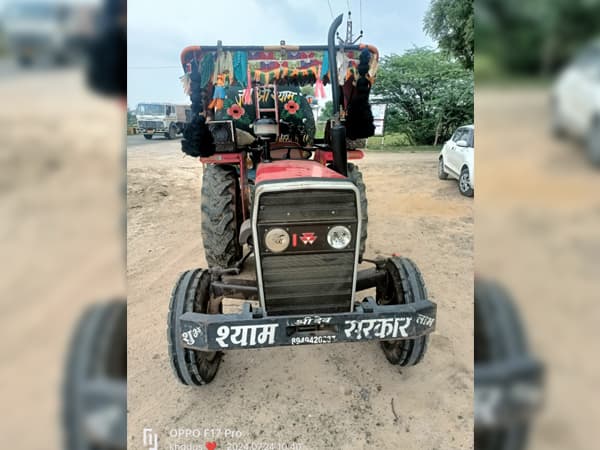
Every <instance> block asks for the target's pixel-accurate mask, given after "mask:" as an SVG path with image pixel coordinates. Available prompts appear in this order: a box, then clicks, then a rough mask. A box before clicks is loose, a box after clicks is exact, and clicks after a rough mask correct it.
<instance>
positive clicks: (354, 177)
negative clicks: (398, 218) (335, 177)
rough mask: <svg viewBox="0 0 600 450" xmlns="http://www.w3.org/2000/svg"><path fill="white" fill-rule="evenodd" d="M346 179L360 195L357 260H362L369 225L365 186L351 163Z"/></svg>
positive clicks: (360, 175) (360, 174)
mask: <svg viewBox="0 0 600 450" xmlns="http://www.w3.org/2000/svg"><path fill="white" fill-rule="evenodd" d="M348 178H349V179H350V180H351V181H352V182H353V183H354V185H355V186H356V187H357V188H358V192H359V193H360V210H361V222H360V226H361V231H360V253H359V260H362V257H363V254H364V253H365V248H366V246H367V228H368V225H369V211H368V207H369V204H368V202H367V187H366V186H365V182H364V180H363V176H362V173H361V171H360V170H358V166H355V165H354V164H352V163H348Z"/></svg>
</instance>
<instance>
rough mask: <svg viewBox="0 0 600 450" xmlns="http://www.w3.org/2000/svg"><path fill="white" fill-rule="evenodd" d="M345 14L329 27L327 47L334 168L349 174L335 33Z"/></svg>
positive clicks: (346, 174)
mask: <svg viewBox="0 0 600 450" xmlns="http://www.w3.org/2000/svg"><path fill="white" fill-rule="evenodd" d="M342 18H343V14H340V15H339V16H337V17H336V18H335V19H334V21H333V22H332V23H331V25H330V27H329V34H328V36H327V47H328V54H329V81H330V82H331V95H332V98H333V124H332V127H331V147H332V150H333V169H334V170H335V171H336V172H339V173H341V174H342V175H344V176H348V153H347V152H346V127H344V126H343V125H342V124H341V122H340V85H339V82H338V73H337V58H336V48H335V33H336V31H337V29H338V27H339V26H340V24H341V23H342Z"/></svg>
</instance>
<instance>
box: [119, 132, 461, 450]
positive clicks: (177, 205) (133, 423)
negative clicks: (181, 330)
mask: <svg viewBox="0 0 600 450" xmlns="http://www.w3.org/2000/svg"><path fill="white" fill-rule="evenodd" d="M127 154H128V169H127V172H128V269H127V272H128V327H129V328H128V335H129V336H128V361H129V366H128V380H129V385H128V402H129V403H128V414H129V419H128V433H129V438H128V439H129V447H130V448H141V447H142V446H141V442H140V440H141V437H142V429H143V428H145V427H151V428H152V429H153V430H154V432H156V433H158V435H159V440H160V442H161V446H164V447H161V448H169V447H168V446H169V445H174V444H188V445H197V446H198V447H197V448H202V449H204V443H205V442H206V441H216V442H217V444H218V445H219V447H218V448H227V446H228V445H229V448H235V447H233V446H232V445H233V444H238V445H240V444H250V443H255V444H256V443H274V444H275V445H277V444H278V443H281V444H291V443H298V444H302V445H303V447H302V448H305V449H306V448H310V449H334V448H335V449H362V448H378V449H387V448H390V449H391V448H394V449H397V448H402V449H425V448H427V449H451V448H456V449H458V448H461V449H465V448H471V447H472V425H473V423H472V389H473V384H472V374H473V372H472V368H473V332H472V305H473V292H472V286H473V200H472V199H468V198H464V197H462V196H460V194H459V192H458V188H457V185H456V182H455V181H440V180H438V179H437V176H436V161H437V155H436V154H435V153H422V154H405V153H395V154H394V153H383V154H369V155H368V156H367V157H366V159H365V160H364V161H362V162H361V163H360V168H361V169H362V171H363V173H364V177H365V181H366V183H367V189H368V192H367V195H368V199H369V215H370V217H369V240H368V243H367V254H368V255H370V256H375V255H379V254H380V255H389V254H391V253H393V252H397V253H400V254H403V255H406V256H410V257H411V258H412V259H413V260H414V261H415V262H416V263H417V264H418V265H419V266H420V268H421V270H422V272H423V274H424V277H425V281H426V283H427V288H428V290H429V294H430V297H431V298H432V299H433V300H434V301H436V302H437V303H438V324H437V331H436V332H435V334H433V336H432V339H431V344H430V347H429V351H428V354H427V355H426V358H425V360H424V362H423V363H421V364H420V365H419V366H417V367H413V368H410V369H402V370H400V369H399V368H398V367H394V366H391V365H389V364H388V363H387V361H386V359H385V357H384V356H383V354H382V352H381V351H380V349H379V346H378V344H376V343H366V344H339V345H330V346H303V347H300V348H293V349H292V348H274V349H264V350H249V351H238V352H231V353H228V354H226V355H225V357H224V360H223V362H222V364H221V368H220V371H219V373H218V374H217V377H216V379H215V380H214V381H213V382H212V383H211V384H210V385H208V386H204V387H202V388H191V387H185V386H182V385H180V384H179V383H178V382H177V381H176V379H175V378H174V376H173V374H172V373H171V367H170V365H169V361H168V357H167V352H166V345H167V344H166V336H165V328H166V314H167V307H168V301H169V295H170V292H171V289H172V287H173V284H174V283H175V280H176V279H177V277H178V275H179V273H180V272H182V271H184V270H186V269H190V268H194V267H206V263H205V260H204V255H203V247H202V241H201V235H200V188H201V166H200V164H199V163H198V161H197V160H195V159H193V158H190V157H184V155H183V154H182V153H181V151H180V143H179V141H165V140H163V139H161V138H159V139H157V140H156V141H152V143H150V144H148V143H146V142H144V140H143V138H142V137H140V136H133V137H130V138H129V139H128V150H127ZM392 401H393V403H394V409H395V411H396V413H397V415H398V418H397V419H395V417H394V412H393V411H392ZM186 428H187V429H191V430H196V432H199V433H201V436H202V437H197V438H188V439H185V438H181V439H179V438H175V437H172V436H170V434H171V433H174V432H176V430H177V429H186ZM207 429H208V431H207ZM210 429H221V433H222V434H221V435H220V436H219V435H217V432H211V431H210ZM225 429H228V430H234V431H236V432H238V437H237V438H225V437H224V433H225ZM174 430H175V431H174ZM204 433H206V434H204ZM239 434H241V436H239ZM186 448H187V447H186ZM193 448H196V447H193ZM238 448H243V447H238ZM247 448H250V447H247ZM267 448H268V447H267ZM274 448H279V447H274Z"/></svg>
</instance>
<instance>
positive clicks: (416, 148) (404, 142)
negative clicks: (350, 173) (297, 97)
mask: <svg viewBox="0 0 600 450" xmlns="http://www.w3.org/2000/svg"><path fill="white" fill-rule="evenodd" d="M324 130H325V122H318V123H317V132H316V135H315V137H317V138H322V137H323V134H324ZM441 149H442V146H441V145H437V146H434V145H410V143H409V142H408V139H406V136H405V135H404V134H402V133H388V134H386V135H385V136H372V137H370V138H369V139H368V140H367V147H366V148H365V149H363V150H366V151H368V152H393V153H415V152H439V151H440V150H441Z"/></svg>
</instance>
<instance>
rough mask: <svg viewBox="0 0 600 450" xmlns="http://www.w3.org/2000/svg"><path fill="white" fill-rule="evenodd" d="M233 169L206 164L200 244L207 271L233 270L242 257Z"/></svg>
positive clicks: (239, 213)
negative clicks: (201, 243) (229, 268)
mask: <svg viewBox="0 0 600 450" xmlns="http://www.w3.org/2000/svg"><path fill="white" fill-rule="evenodd" d="M240 195H241V194H240V189H239V180H238V175H237V171H236V170H235V167H233V166H227V165H215V164H209V165H206V166H204V174H203V177H202V206H201V210H202V240H203V242H204V254H205V256H206V261H207V262H208V266H209V267H215V266H217V267H222V268H228V267H232V266H233V265H234V264H235V263H236V262H237V261H239V260H240V259H241V257H242V251H243V247H242V245H241V244H240V243H239V239H238V234H239V229H240V226H241V223H242V205H241V197H240Z"/></svg>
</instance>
